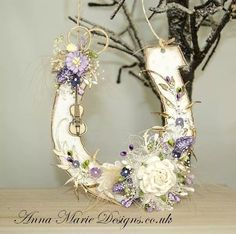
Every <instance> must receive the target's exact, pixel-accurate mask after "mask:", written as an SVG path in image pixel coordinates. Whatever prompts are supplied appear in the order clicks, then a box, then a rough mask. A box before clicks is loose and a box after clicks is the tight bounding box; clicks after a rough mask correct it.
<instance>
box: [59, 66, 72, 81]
mask: <svg viewBox="0 0 236 234" xmlns="http://www.w3.org/2000/svg"><path fill="white" fill-rule="evenodd" d="M71 76H73V73H72V71H70V70H69V69H68V68H67V67H66V66H65V67H63V68H62V69H61V70H60V71H59V72H58V74H57V82H58V83H59V84H63V83H65V82H66V81H67V80H69V79H70V78H71Z"/></svg>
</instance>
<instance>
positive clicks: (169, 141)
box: [167, 139, 175, 146]
mask: <svg viewBox="0 0 236 234" xmlns="http://www.w3.org/2000/svg"><path fill="white" fill-rule="evenodd" d="M167 143H168V144H169V145H170V146H174V145H175V141H174V139H169V140H168V141H167Z"/></svg>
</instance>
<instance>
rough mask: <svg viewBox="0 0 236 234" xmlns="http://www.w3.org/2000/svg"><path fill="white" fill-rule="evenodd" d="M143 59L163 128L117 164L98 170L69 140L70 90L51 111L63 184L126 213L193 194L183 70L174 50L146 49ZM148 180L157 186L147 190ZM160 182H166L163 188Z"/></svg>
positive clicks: (63, 88)
mask: <svg viewBox="0 0 236 234" xmlns="http://www.w3.org/2000/svg"><path fill="white" fill-rule="evenodd" d="M145 55H146V69H147V71H148V72H149V74H150V76H151V77H152V79H153V82H154V84H155V86H156V89H157V90H158V92H159V94H160V97H161V101H162V104H163V107H164V110H165V116H166V125H165V126H163V127H157V126H154V127H153V128H150V129H149V130H148V131H146V133H145V134H144V136H142V137H143V144H142V145H140V146H133V145H130V146H129V149H128V150H127V151H124V152H122V153H121V155H122V159H121V161H117V162H115V163H114V164H109V163H103V164H100V163H98V162H97V160H96V153H95V154H94V155H89V154H88V152H87V150H86V149H85V148H84V146H83V143H82V140H81V136H75V135H72V134H71V133H70V131H69V125H70V123H71V121H72V120H73V119H72V116H71V113H70V107H71V106H72V105H73V104H74V103H75V93H73V92H72V91H71V86H70V84H68V83H64V84H60V86H59V87H58V89H57V91H56V96H55V102H54V106H53V115H52V126H51V128H52V138H53V142H54V152H55V154H56V155H57V156H58V159H59V162H60V164H59V165H58V166H59V167H60V168H62V169H63V170H65V171H67V172H68V174H69V176H70V179H69V180H68V182H73V183H74V185H75V187H78V186H79V185H80V186H82V187H83V188H84V189H85V190H86V191H88V192H90V193H92V194H94V195H95V196H97V197H98V198H102V199H106V200H108V201H112V202H114V203H117V204H121V205H124V206H126V207H129V206H130V205H131V204H132V203H135V202H141V204H142V206H143V207H144V208H145V209H147V210H148V209H152V210H164V209H171V208H172V206H173V204H174V203H177V202H179V200H180V198H181V197H182V196H185V195H187V194H188V192H189V191H193V189H192V188H191V183H190V182H191V179H192V175H191V172H190V166H189V164H188V157H189V153H190V150H191V148H192V144H193V141H194V137H195V128H194V121H193V116H192V111H191V107H190V106H191V105H190V102H189V99H188V95H187V93H186V90H185V87H184V83H183V81H182V78H181V76H180V74H179V71H178V68H179V67H180V66H184V65H186V64H185V60H184V58H183V55H182V53H181V51H180V49H179V47H177V46H167V48H166V50H165V52H164V53H163V52H161V49H160V48H158V47H156V48H148V49H146V51H145ZM86 87H87V85H86V83H85V82H82V83H81V84H80V88H81V89H83V90H85V91H86V92H87V89H86ZM82 97H83V94H81V95H80V96H79V97H78V99H79V100H78V101H79V103H80V104H82ZM85 111H86V109H85ZM160 130H161V131H160ZM135 147H136V148H135ZM158 147H159V148H158ZM140 152H142V153H140ZM138 154H139V156H137V155H138ZM149 162H150V163H149ZM152 175H156V177H155V180H157V181H156V182H155V183H154V182H150V184H149V182H148V183H147V181H149V180H150V181H152V178H151V176H152ZM163 176H167V177H166V178H169V180H170V181H167V182H166V183H164V182H163ZM178 176H180V177H181V176H182V177H181V178H178ZM128 179H129V181H128ZM180 179H181V180H180ZM129 183H130V184H131V185H130V184H129ZM122 186H123V187H125V188H123V187H122ZM127 191H128V192H127ZM138 196H140V197H138ZM153 204H154V205H153Z"/></svg>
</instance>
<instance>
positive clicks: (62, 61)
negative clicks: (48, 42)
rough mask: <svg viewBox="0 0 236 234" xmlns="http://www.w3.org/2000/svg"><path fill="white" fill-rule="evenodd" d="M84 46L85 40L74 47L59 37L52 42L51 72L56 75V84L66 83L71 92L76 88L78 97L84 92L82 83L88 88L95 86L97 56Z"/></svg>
mask: <svg viewBox="0 0 236 234" xmlns="http://www.w3.org/2000/svg"><path fill="white" fill-rule="evenodd" d="M86 44H87V40H86V39H85V38H82V39H81V40H80V42H79V43H78V44H77V45H76V44H74V43H71V42H68V41H66V40H65V38H64V37H63V36H60V37H58V38H56V40H55V42H54V50H53V54H54V56H53V57H52V59H51V65H52V72H55V73H57V76H56V78H57V84H58V85H61V84H64V83H68V84H70V86H71V87H72V89H73V90H75V89H76V88H78V94H80V95H82V94H83V92H84V90H83V89H82V88H81V86H80V84H81V83H82V82H85V84H86V85H88V86H89V87H91V86H92V84H97V70H98V67H99V61H98V60H97V57H98V55H97V53H96V52H95V51H93V50H91V49H90V48H86Z"/></svg>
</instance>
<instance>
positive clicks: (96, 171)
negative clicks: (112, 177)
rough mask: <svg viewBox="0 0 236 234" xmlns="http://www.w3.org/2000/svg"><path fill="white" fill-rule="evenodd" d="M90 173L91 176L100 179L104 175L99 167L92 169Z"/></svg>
mask: <svg viewBox="0 0 236 234" xmlns="http://www.w3.org/2000/svg"><path fill="white" fill-rule="evenodd" d="M89 172H90V175H91V176H92V177H95V178H99V177H100V176H101V174H102V171H101V169H100V168H98V167H92V168H91V169H90V171H89Z"/></svg>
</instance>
